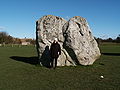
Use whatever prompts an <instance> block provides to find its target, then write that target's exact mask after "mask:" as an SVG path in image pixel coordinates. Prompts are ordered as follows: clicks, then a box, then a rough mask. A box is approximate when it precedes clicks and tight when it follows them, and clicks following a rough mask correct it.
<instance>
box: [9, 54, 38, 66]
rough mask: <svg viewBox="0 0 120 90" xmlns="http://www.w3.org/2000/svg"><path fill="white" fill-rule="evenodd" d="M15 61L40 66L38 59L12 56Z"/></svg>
mask: <svg viewBox="0 0 120 90" xmlns="http://www.w3.org/2000/svg"><path fill="white" fill-rule="evenodd" d="M10 58H11V59H13V60H16V61H21V62H25V63H29V64H32V65H37V64H38V57H20V56H12V57H10Z"/></svg>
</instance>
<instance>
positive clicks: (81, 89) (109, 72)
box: [0, 44, 120, 90]
mask: <svg viewBox="0 0 120 90" xmlns="http://www.w3.org/2000/svg"><path fill="white" fill-rule="evenodd" d="M100 49H101V52H102V53H103V54H102V56H101V58H100V59H99V60H97V61H96V62H95V63H94V64H93V65H92V66H76V67H58V68H56V69H55V70H53V69H49V68H46V67H40V66H39V65H37V64H36V63H34V62H33V61H34V60H35V59H36V57H37V53H36V48H35V47H33V46H22V47H18V46H14V47H11V46H6V47H0V90H120V86H119V85H120V45H119V44H105V45H100ZM12 57H16V58H12ZM23 59H24V60H23ZM29 60H30V61H29ZM101 75H103V76H104V78H103V79H101V78H100V76H101Z"/></svg>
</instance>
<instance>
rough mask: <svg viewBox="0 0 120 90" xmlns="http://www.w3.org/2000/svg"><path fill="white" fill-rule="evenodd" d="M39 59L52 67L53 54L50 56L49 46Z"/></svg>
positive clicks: (46, 65) (43, 63) (44, 64)
mask: <svg viewBox="0 0 120 90" xmlns="http://www.w3.org/2000/svg"><path fill="white" fill-rule="evenodd" d="M39 61H40V63H41V64H42V65H43V66H45V67H48V68H50V67H51V56H50V49H49V46H46V47H45V50H44V52H43V54H42V56H41V58H40V60H39Z"/></svg>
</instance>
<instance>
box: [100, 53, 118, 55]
mask: <svg viewBox="0 0 120 90" xmlns="http://www.w3.org/2000/svg"><path fill="white" fill-rule="evenodd" d="M102 54H103V55H108V56H120V53H102Z"/></svg>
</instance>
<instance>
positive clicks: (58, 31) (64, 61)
mask: <svg viewBox="0 0 120 90" xmlns="http://www.w3.org/2000/svg"><path fill="white" fill-rule="evenodd" d="M66 22H67V21H66V20H64V19H63V18H60V17H57V16H53V15H48V16H43V17H42V18H41V19H39V20H38V21H37V22H36V42H37V51H38V56H39V60H40V63H41V64H42V65H43V66H49V65H50V59H51V58H50V53H49V49H50V46H51V43H52V42H53V40H54V38H55V37H56V38H58V41H59V44H60V46H61V49H62V51H61V55H60V57H59V58H58V63H57V65H58V66H65V65H67V66H69V65H75V64H74V62H73V61H72V59H71V57H70V56H69V54H68V53H67V52H66V50H65V49H64V48H63V42H64V37H63V32H62V29H63V25H64V24H65V23H66Z"/></svg>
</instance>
